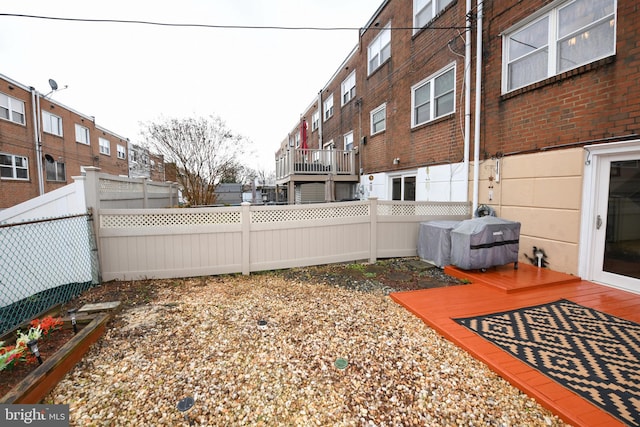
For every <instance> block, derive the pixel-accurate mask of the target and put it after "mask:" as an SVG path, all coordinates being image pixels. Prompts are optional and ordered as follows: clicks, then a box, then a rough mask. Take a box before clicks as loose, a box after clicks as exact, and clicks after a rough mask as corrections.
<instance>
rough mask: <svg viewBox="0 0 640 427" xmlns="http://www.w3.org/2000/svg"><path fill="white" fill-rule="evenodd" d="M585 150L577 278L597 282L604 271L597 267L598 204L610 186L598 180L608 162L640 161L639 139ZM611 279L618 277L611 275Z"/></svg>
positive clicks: (612, 285)
mask: <svg viewBox="0 0 640 427" xmlns="http://www.w3.org/2000/svg"><path fill="white" fill-rule="evenodd" d="M584 150H585V153H584V159H585V162H584V165H585V166H584V176H583V182H582V209H581V216H580V245H579V246H580V247H579V260H578V274H579V276H580V277H581V278H582V279H584V280H591V281H596V280H594V277H595V276H596V272H597V271H599V268H601V267H598V266H597V265H596V263H595V260H596V259H599V256H598V254H597V253H596V250H597V249H598V245H597V244H596V218H597V215H598V212H597V204H598V200H599V199H600V197H604V196H603V194H602V193H603V192H604V190H605V189H604V188H603V187H606V189H607V194H608V186H604V185H601V184H600V182H599V180H598V177H599V174H600V172H601V169H602V166H603V164H604V163H605V160H610V158H611V157H614V156H619V155H624V154H636V155H638V156H639V157H640V139H636V140H632V141H624V142H612V143H608V144H598V145H588V146H585V147H584ZM601 214H602V213H601ZM612 276H616V275H613V274H612ZM632 280H634V279H632ZM599 283H602V284H604V285H607V286H611V287H614V288H621V289H625V290H628V291H634V292H639V291H640V290H638V289H630V288H629V287H626V286H624V284H617V283H605V282H602V281H600V282H599Z"/></svg>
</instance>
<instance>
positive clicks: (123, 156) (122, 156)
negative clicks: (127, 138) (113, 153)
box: [116, 144, 127, 160]
mask: <svg viewBox="0 0 640 427" xmlns="http://www.w3.org/2000/svg"><path fill="white" fill-rule="evenodd" d="M116 150H117V152H118V158H119V159H123V160H124V159H126V158H127V149H126V148H125V147H124V145H120V144H118V145H117V147H116Z"/></svg>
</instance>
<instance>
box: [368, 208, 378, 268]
mask: <svg viewBox="0 0 640 427" xmlns="http://www.w3.org/2000/svg"><path fill="white" fill-rule="evenodd" d="M369 218H370V220H371V227H370V228H369V233H370V236H369V242H370V243H369V245H370V247H369V262H370V263H372V264H373V263H375V262H376V261H377V254H378V198H377V197H375V196H374V197H369Z"/></svg>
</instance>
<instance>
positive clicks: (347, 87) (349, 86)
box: [342, 70, 356, 105]
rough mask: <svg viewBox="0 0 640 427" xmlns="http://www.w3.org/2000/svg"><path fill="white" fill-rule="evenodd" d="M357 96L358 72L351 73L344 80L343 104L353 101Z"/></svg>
mask: <svg viewBox="0 0 640 427" xmlns="http://www.w3.org/2000/svg"><path fill="white" fill-rule="evenodd" d="M355 96H356V72H355V70H354V71H353V72H352V73H351V74H349V77H347V78H346V79H344V81H343V82H342V105H344V104H346V103H347V102H349V101H351V100H352V99H353V98H355Z"/></svg>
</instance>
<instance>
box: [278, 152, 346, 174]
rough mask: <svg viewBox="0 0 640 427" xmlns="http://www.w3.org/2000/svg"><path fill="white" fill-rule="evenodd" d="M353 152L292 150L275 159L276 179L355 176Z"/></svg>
mask: <svg viewBox="0 0 640 427" xmlns="http://www.w3.org/2000/svg"><path fill="white" fill-rule="evenodd" d="M355 158H356V156H355V151H353V150H334V149H330V150H318V149H311V148H309V149H306V150H303V149H301V148H292V149H289V150H287V151H286V152H284V153H283V154H282V155H280V157H278V158H277V159H276V179H283V178H287V177H289V176H291V175H329V174H334V175H356V160H355Z"/></svg>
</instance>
